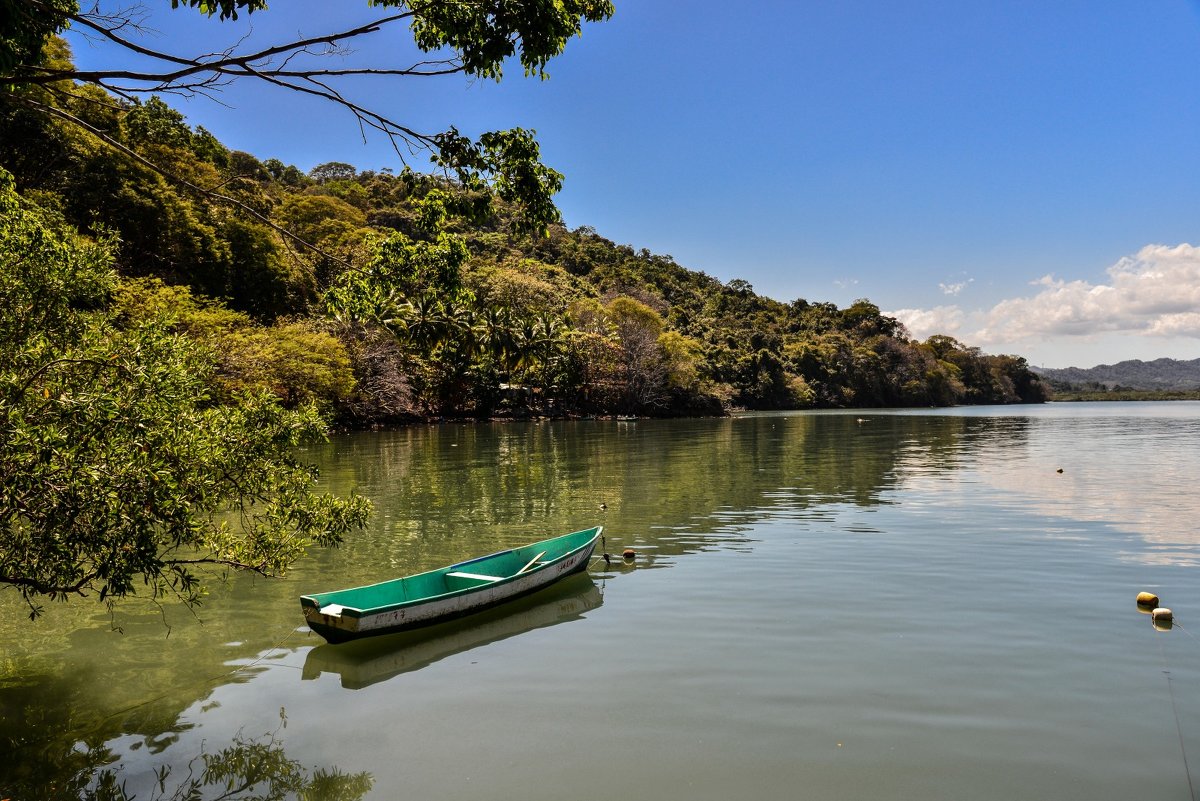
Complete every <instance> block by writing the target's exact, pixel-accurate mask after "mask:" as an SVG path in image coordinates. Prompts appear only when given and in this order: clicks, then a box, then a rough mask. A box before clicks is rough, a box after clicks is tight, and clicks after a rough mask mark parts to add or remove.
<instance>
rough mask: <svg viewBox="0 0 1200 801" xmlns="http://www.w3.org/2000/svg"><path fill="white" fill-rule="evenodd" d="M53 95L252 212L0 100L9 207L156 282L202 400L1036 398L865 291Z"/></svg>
mask: <svg viewBox="0 0 1200 801" xmlns="http://www.w3.org/2000/svg"><path fill="white" fill-rule="evenodd" d="M66 57H67V54H66V53H65V52H63V51H61V48H60V49H59V50H57V51H54V52H52V53H51V54H50V58H52V59H58V60H60V61H61V60H64V59H65V58H66ZM54 102H58V103H61V104H63V105H64V106H66V107H67V108H68V109H69V110H70V112H71V113H72V114H73V115H78V116H85V115H91V117H92V118H93V119H94V121H95V124H96V125H97V126H99V125H103V126H104V127H105V130H107V131H108V132H109V135H110V136H112V137H114V138H115V139H117V140H118V141H119V142H120V143H121V144H123V145H124V146H125V147H127V148H129V149H130V150H131V151H134V152H136V153H138V154H142V155H144V156H145V157H146V158H149V159H153V160H154V161H155V162H156V163H158V164H161V165H166V166H167V167H168V170H167V172H168V173H170V174H175V175H181V176H183V177H185V178H186V179H187V180H188V181H189V182H190V183H192V184H196V185H207V186H212V185H220V186H222V191H223V193H224V194H225V195H228V196H230V197H232V198H234V199H235V200H237V201H238V202H240V203H242V204H245V205H246V206H249V207H251V208H253V209H255V210H256V211H258V212H259V213H260V214H261V215H262V217H263V220H262V221H260V220H256V219H253V218H248V217H247V216H246V215H245V214H242V213H239V212H238V211H237V210H236V209H233V208H231V207H229V206H228V205H226V204H223V203H222V202H220V201H219V200H215V199H213V198H210V197H206V196H203V195H197V194H196V193H194V192H189V191H188V190H187V188H186V187H180V186H177V185H175V184H173V183H172V182H171V181H169V180H167V179H165V178H164V177H163V176H162V175H160V174H158V173H156V172H154V171H152V170H150V169H147V168H146V167H144V166H143V165H140V164H138V163H137V162H136V161H133V160H132V159H130V158H128V157H126V156H123V155H121V153H120V152H119V151H115V150H113V149H112V148H108V147H105V146H103V145H102V144H100V143H98V142H97V141H96V140H95V139H94V138H93V137H91V136H90V135H89V134H87V133H85V132H81V131H79V130H77V129H75V128H72V127H71V126H68V125H63V124H60V123H58V122H56V121H54V120H51V119H47V118H45V117H44V116H42V115H38V114H35V113H33V112H31V111H28V110H26V109H24V108H23V107H21V106H19V105H10V106H6V107H0V142H2V143H3V144H0V163H3V164H6V165H9V167H10V169H12V170H13V171H14V172H15V173H16V174H17V180H18V183H19V185H20V186H21V188H22V190H23V191H24V192H25V194H26V195H27V196H28V197H30V198H35V199H37V200H38V201H39V202H41V203H42V204H43V205H44V206H46V207H48V208H53V209H56V210H57V211H58V212H59V213H61V214H62V215H64V217H65V218H66V219H67V220H69V221H70V222H71V223H73V224H75V225H76V226H79V227H81V228H93V229H94V228H96V226H102V228H103V230H106V231H109V232H111V233H112V234H113V235H114V243H115V244H114V245H113V247H114V248H115V253H116V260H117V266H118V269H119V271H120V272H121V274H122V275H124V276H126V277H127V284H126V285H127V286H130V284H129V283H128V279H133V278H136V277H143V278H146V277H152V278H154V279H157V280H158V281H160V282H161V283H157V284H146V283H142V284H137V285H136V286H138V287H140V289H139V290H138V292H140V293H141V295H142V296H144V297H143V299H142V300H141V301H138V303H140V304H141V305H143V306H144V305H146V304H147V303H150V301H149V300H148V299H147V298H148V297H149V296H150V295H153V294H154V293H158V294H163V293H166V296H165V297H163V298H161V299H160V300H159V301H157V302H158V303H159V304H160V305H163V306H168V307H171V308H174V309H176V311H177V312H178V315H179V319H178V322H177V323H176V326H177V330H179V331H180V332H181V333H184V334H186V335H188V336H189V337H191V338H192V339H194V340H197V341H199V342H202V343H203V342H207V343H209V345H210V346H214V349H215V350H216V351H217V352H218V353H219V356H220V363H219V366H218V369H217V370H216V371H215V373H214V375H213V378H212V387H211V391H212V392H214V393H216V394H217V395H221V396H222V397H228V393H230V392H233V391H236V390H245V389H254V388H258V389H265V390H267V391H270V392H272V393H274V394H275V395H276V397H277V398H278V399H279V400H280V401H281V402H282V403H283V404H284V405H287V406H294V405H295V404H297V403H300V402H302V401H305V400H316V401H318V402H319V403H321V404H323V405H324V407H325V408H326V409H328V410H330V411H331V412H332V413H333V414H334V415H335V416H336V417H337V418H338V419H339V420H341V421H342V422H343V423H344V424H348V425H365V424H373V423H379V422H394V421H402V420H407V419H416V418H423V417H429V416H491V415H495V414H530V413H534V414H608V413H627V414H697V413H702V414H709V413H719V412H720V411H721V410H722V409H728V408H731V407H743V408H751V409H774V408H803V407H871V406H929V405H952V404H959V403H1014V402H1030V401H1040V400H1043V399H1044V390H1043V387H1042V385H1041V384H1040V383H1039V382H1038V380H1037V378H1036V376H1034V375H1033V374H1032V373H1031V372H1030V371H1029V370H1028V368H1027V365H1026V363H1025V361H1024V360H1023V359H1021V358H1019V357H1014V356H992V355H987V354H983V353H981V352H980V351H979V350H978V349H976V348H972V347H969V346H967V345H964V344H962V343H959V342H957V341H955V340H953V339H951V338H949V337H941V336H938V337H933V338H931V339H929V340H927V341H925V342H917V341H913V340H910V339H908V337H907V336H906V334H905V332H904V330H903V327H902V326H901V325H900V324H899V323H898V322H897V321H896V320H894V319H892V318H890V317H888V316H886V315H884V314H882V313H881V312H880V310H879V308H878V307H877V306H875V305H874V304H872V303H871V302H869V301H867V300H860V301H858V302H856V303H854V304H852V305H851V306H850V307H848V308H844V309H839V308H838V307H836V306H835V305H834V304H831V303H820V302H809V301H806V300H796V301H793V302H791V303H781V302H778V301H775V300H772V299H770V298H765V297H762V296H760V295H758V294H756V293H755V292H754V291H753V289H752V287H750V285H749V284H747V283H746V282H744V281H731V282H729V283H728V284H723V283H722V282H720V281H718V280H716V279H714V278H712V277H710V276H707V275H705V274H703V273H699V272H695V271H692V270H688V269H685V268H684V267H682V266H680V265H678V264H676V263H675V262H674V260H673V259H671V258H670V257H669V256H660V255H655V254H651V253H649V252H648V251H645V250H635V249H634V248H632V247H629V246H624V245H617V244H614V243H613V242H610V241H608V240H606V239H604V238H603V237H601V236H600V235H598V234H597V233H596V232H594V231H592V230H590V229H586V228H582V229H578V230H575V231H570V230H567V229H565V228H563V227H562V226H559V225H555V226H551V227H550V228H549V229H548V231H547V232H546V233H545V234H540V233H537V232H533V233H530V232H529V230H528V228H527V227H526V228H522V227H521V226H520V225H517V224H515V223H516V222H517V219H518V217H519V216H520V211H519V209H518V208H517V206H516V205H515V204H514V203H512V202H510V201H509V199H508V198H506V196H504V195H503V192H502V191H499V190H493V189H490V188H488V187H486V186H480V185H475V184H467V185H464V184H463V183H461V182H459V181H457V180H450V179H447V178H438V177H434V176H429V175H423V174H418V173H414V172H412V171H410V170H408V169H405V170H404V171H403V172H401V173H399V174H393V173H391V172H388V171H382V172H373V171H359V170H357V169H356V168H355V167H353V166H352V165H348V164H342V163H329V164H323V165H320V166H318V167H316V168H315V169H313V170H312V171H311V172H310V173H309V174H308V175H305V174H303V173H301V171H300V170H298V169H296V168H295V167H291V166H288V165H285V164H283V163H281V162H279V161H278V160H276V159H268V160H266V161H259V160H258V159H257V158H255V157H253V156H251V155H249V154H246V153H239V152H233V151H229V150H228V149H226V148H225V147H223V146H222V145H221V144H220V143H219V142H218V141H217V140H216V139H215V138H213V137H212V135H211V134H209V133H208V132H206V131H204V130H203V129H195V130H193V129H191V128H190V127H189V126H188V125H187V124H186V122H185V121H184V119H183V118H182V117H181V116H180V115H179V114H178V113H177V112H175V111H174V110H172V109H171V108H169V107H168V106H167V105H166V104H164V103H162V102H161V101H159V100H157V99H151V100H149V101H147V102H145V103H140V104H125V105H124V106H123V107H110V108H103V109H101V108H100V107H98V106H95V105H94V104H92V103H88V102H85V101H82V100H79V99H78V98H72V97H60V98H55V99H54ZM35 142H36V143H37V144H36V145H35V144H34V143H35ZM35 151H36V152H35ZM272 226H274V228H273V227H272ZM97 230H99V229H97ZM289 235H291V236H294V237H297V238H299V239H303V240H305V241H306V242H309V243H311V244H313V245H315V246H316V247H317V250H316V251H307V250H298V249H297V248H295V247H294V246H293V245H292V242H291V240H290V239H289ZM129 291H132V290H129ZM129 302H130V303H133V302H134V301H133V300H130V301H129ZM151 305H153V304H151ZM130 313H131V314H132V313H134V312H130ZM201 318H203V319H201Z"/></svg>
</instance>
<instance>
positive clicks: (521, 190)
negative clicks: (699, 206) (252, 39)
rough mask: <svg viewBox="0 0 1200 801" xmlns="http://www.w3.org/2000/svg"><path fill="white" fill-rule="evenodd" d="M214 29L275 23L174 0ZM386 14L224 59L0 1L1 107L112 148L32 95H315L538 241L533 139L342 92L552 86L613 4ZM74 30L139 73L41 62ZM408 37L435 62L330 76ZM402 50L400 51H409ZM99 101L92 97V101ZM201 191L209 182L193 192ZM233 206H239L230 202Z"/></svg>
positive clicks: (549, 184)
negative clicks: (443, 80)
mask: <svg viewBox="0 0 1200 801" xmlns="http://www.w3.org/2000/svg"><path fill="white" fill-rule="evenodd" d="M171 5H172V7H173V8H180V7H186V8H190V9H194V10H197V11H200V12H201V13H203V14H206V15H208V16H209V17H216V18H217V19H219V20H237V19H238V17H239V13H242V12H244V13H245V14H247V15H249V14H253V13H255V12H259V13H269V12H267V11H266V9H267V4H266V3H265V2H262V0H212V1H210V0H172V2H171ZM367 5H368V6H369V7H372V8H378V9H380V11H379V14H378V15H377V16H376V17H375V18H373V19H371V20H370V21H368V22H365V23H359V24H349V25H348V27H346V28H344V29H338V30H329V31H322V32H320V33H315V34H310V35H305V36H303V37H300V38H296V39H293V40H291V41H285V42H276V43H274V44H271V45H268V46H259V45H249V44H246V43H244V42H243V43H240V44H237V45H234V46H232V47H230V48H228V49H226V50H224V51H222V52H220V53H215V54H195V53H186V52H178V51H175V50H171V49H169V48H161V47H159V46H157V45H154V46H152V45H151V44H150V42H149V40H148V39H147V37H146V36H145V32H144V31H143V30H142V27H141V24H140V19H139V12H138V10H137V9H136V8H129V7H113V8H107V7H105V4H104V3H96V4H95V5H93V6H91V7H90V8H81V7H80V5H79V3H78V2H77V0H0V12H3V13H0V96H7V98H8V100H9V101H10V102H14V103H18V104H23V105H25V106H27V107H29V108H33V109H36V110H38V111H39V112H41V113H44V114H49V115H54V116H57V117H58V118H60V119H63V120H67V121H69V122H71V123H72V124H75V125H80V126H82V127H85V128H86V129H87V130H89V131H91V132H92V133H93V134H94V135H96V136H98V137H99V138H100V139H101V140H103V141H105V142H106V143H107V144H109V145H110V146H113V147H118V148H120V147H123V145H124V143H122V142H121V141H120V139H119V138H116V137H112V136H110V134H109V132H108V131H105V130H104V129H103V128H100V127H97V126H95V125H93V124H91V123H90V122H89V121H88V120H86V119H84V118H83V117H81V116H79V115H75V114H72V113H71V112H70V111H68V110H67V108H66V105H65V104H63V103H61V102H60V103H48V102H46V99H45V98H44V97H43V96H41V95H39V94H37V93H34V92H30V91H29V90H30V89H31V88H35V87H41V88H44V89H46V90H47V91H49V92H51V93H53V94H55V95H58V96H60V97H61V96H64V95H65V96H75V97H80V96H87V95H86V93H80V91H79V87H95V88H99V89H103V90H104V91H105V92H107V93H108V94H110V95H112V96H114V97H119V98H124V99H126V100H132V99H134V98H136V97H139V96H148V95H151V94H159V95H165V94H180V95H195V94H206V95H213V94H216V93H218V92H219V91H220V90H221V88H222V87H223V86H225V85H227V84H228V83H229V82H231V81H235V80H254V81H261V82H265V83H267V84H269V85H271V86H274V87H276V88H278V89H280V90H281V91H293V92H297V93H301V94H304V95H309V96H315V97H318V98H321V99H323V100H326V101H328V102H329V103H331V104H333V105H335V106H337V107H340V108H342V109H344V110H345V111H347V112H349V113H350V114H351V115H353V117H354V119H355V120H356V121H357V123H358V125H359V126H360V128H361V129H362V130H364V131H366V130H373V131H375V132H377V133H379V134H382V135H384V136H386V137H388V138H389V139H390V140H391V141H392V142H393V144H394V145H395V150H396V153H397V155H398V157H399V158H400V159H401V160H404V159H405V158H406V153H410V152H424V153H427V154H429V155H430V156H431V157H432V159H433V160H434V162H435V163H436V164H437V165H439V166H441V167H442V168H444V169H445V170H447V171H448V172H449V173H450V174H452V175H454V176H455V177H456V178H457V180H459V181H460V182H462V183H463V184H465V185H467V186H471V187H476V188H482V187H491V188H492V189H494V190H495V193H496V195H497V196H498V197H500V198H502V199H504V200H508V201H515V202H517V203H518V204H519V205H520V208H521V209H522V213H521V214H520V215H519V216H518V217H517V218H516V220H515V222H516V223H517V224H519V225H522V226H525V227H527V228H529V229H530V230H538V231H541V230H544V229H545V226H546V225H548V224H550V223H552V222H556V221H557V220H558V211H557V208H556V207H555V206H554V203H553V202H552V197H553V195H554V194H555V193H556V192H558V191H559V189H561V187H562V180H563V176H562V175H561V174H560V173H558V172H556V171H555V170H553V169H551V168H549V167H546V166H545V165H543V164H542V163H541V154H540V148H539V146H538V144H537V141H536V140H535V139H534V135H533V132H532V131H526V130H523V129H521V128H514V129H511V130H507V131H493V132H488V133H484V134H483V135H481V136H479V137H478V138H477V139H472V138H470V137H466V136H463V135H461V134H460V133H459V131H458V130H457V129H456V128H454V127H453V126H452V125H451V126H448V127H447V128H446V129H445V130H443V131H418V130H415V129H414V128H412V127H410V126H409V125H406V124H405V123H404V122H403V121H401V120H397V119H394V118H393V117H391V116H389V115H388V113H386V112H385V111H383V110H381V109H379V108H377V107H374V106H372V105H369V104H368V102H367V101H359V100H356V99H354V96H353V94H352V93H351V92H349V91H348V89H347V88H346V86H345V82H346V81H347V79H350V78H361V77H374V78H377V79H393V80H395V79H401V78H403V79H416V78H421V77H431V76H437V75H448V74H463V75H466V76H472V77H480V78H490V79H494V80H500V78H501V77H502V76H503V73H504V64H505V62H506V61H507V60H508V59H510V58H515V59H516V60H517V62H518V63H519V64H520V65H521V66H522V68H523V69H524V71H525V73H526V75H536V76H539V77H542V78H544V77H546V72H545V67H546V64H547V63H548V62H549V61H550V59H552V58H553V57H554V56H557V55H559V54H560V53H562V51H563V49H564V48H565V47H566V44H567V42H568V41H569V40H570V39H571V38H573V37H575V36H578V35H580V34H581V33H582V29H583V25H584V23H585V22H598V21H602V20H605V19H608V18H609V17H611V16H612V14H613V12H614V8H613V5H612V3H611V2H608V0H492V2H488V3H478V2H473V1H472V0H433V2H428V3H411V2H407V1H406V0H368V2H367ZM67 28H71V29H72V30H74V31H77V32H79V33H81V34H84V35H90V36H95V37H99V38H101V39H103V40H104V41H106V42H107V43H109V44H112V45H115V46H117V47H119V48H121V49H122V50H124V51H126V52H128V53H130V54H136V55H137V56H138V57H140V59H141V63H144V64H146V66H144V67H139V68H138V69H128V68H112V69H94V70H80V69H77V68H76V67H74V66H73V65H70V64H65V63H63V62H61V61H54V60H49V59H47V58H46V57H45V45H46V43H47V42H48V41H50V39H51V38H52V37H53V36H55V35H56V34H59V33H61V32H62V31H64V30H65V29H67ZM405 28H407V32H406V33H404V34H400V35H401V36H404V37H406V38H407V39H408V41H410V42H411V43H412V45H414V46H415V47H416V48H417V49H418V50H419V51H421V52H423V53H429V54H433V57H432V58H430V59H422V60H420V61H417V62H416V63H412V64H375V65H371V66H369V67H338V66H331V65H330V63H329V61H328V59H326V58H325V57H326V56H330V55H334V54H339V53H344V52H346V50H347V48H349V47H351V46H352V45H353V44H354V43H356V42H357V41H359V40H361V39H363V38H365V37H378V36H393V35H396V33H397V32H398V31H403V30H404V29H405ZM401 52H403V49H401ZM90 99H91V101H92V102H97V99H98V98H97V96H95V95H91V96H90ZM141 156H142V160H143V162H144V163H145V164H147V165H149V166H151V167H152V168H156V169H158V170H159V171H160V172H162V173H163V174H164V175H167V176H169V177H172V178H173V179H174V180H176V181H178V180H180V176H178V175H177V174H175V173H172V172H171V171H170V170H169V168H168V166H167V165H164V164H160V163H159V162H158V161H157V160H156V159H154V158H152V157H147V156H146V155H145V154H141ZM191 186H192V188H193V189H196V190H200V189H201V188H202V187H203V184H191ZM225 200H227V201H228V202H237V201H236V199H230V198H225Z"/></svg>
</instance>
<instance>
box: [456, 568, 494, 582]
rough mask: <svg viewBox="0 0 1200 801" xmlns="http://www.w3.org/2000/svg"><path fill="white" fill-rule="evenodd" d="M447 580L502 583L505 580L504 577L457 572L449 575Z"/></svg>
mask: <svg viewBox="0 0 1200 801" xmlns="http://www.w3.org/2000/svg"><path fill="white" fill-rule="evenodd" d="M446 578H463V579H475V580H476V581H500V580H501V579H503V578H504V576H485V575H483V574H482V573H461V572H459V571H457V570H456V571H455V572H453V573H447V574H446Z"/></svg>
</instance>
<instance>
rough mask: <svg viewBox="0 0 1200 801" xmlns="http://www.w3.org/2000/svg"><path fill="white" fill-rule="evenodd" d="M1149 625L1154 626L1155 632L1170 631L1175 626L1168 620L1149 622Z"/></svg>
mask: <svg viewBox="0 0 1200 801" xmlns="http://www.w3.org/2000/svg"><path fill="white" fill-rule="evenodd" d="M1151 625H1153V626H1154V630H1155V631H1170V630H1171V629H1172V628H1173V627H1174V626H1175V624H1174V623H1172V622H1171V621H1170V620H1155V621H1152V622H1151Z"/></svg>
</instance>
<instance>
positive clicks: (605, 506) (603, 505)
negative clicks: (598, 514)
mask: <svg viewBox="0 0 1200 801" xmlns="http://www.w3.org/2000/svg"><path fill="white" fill-rule="evenodd" d="M607 508H608V504H607V503H602V504H600V509H601V511H603V510H605V509H607Z"/></svg>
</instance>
